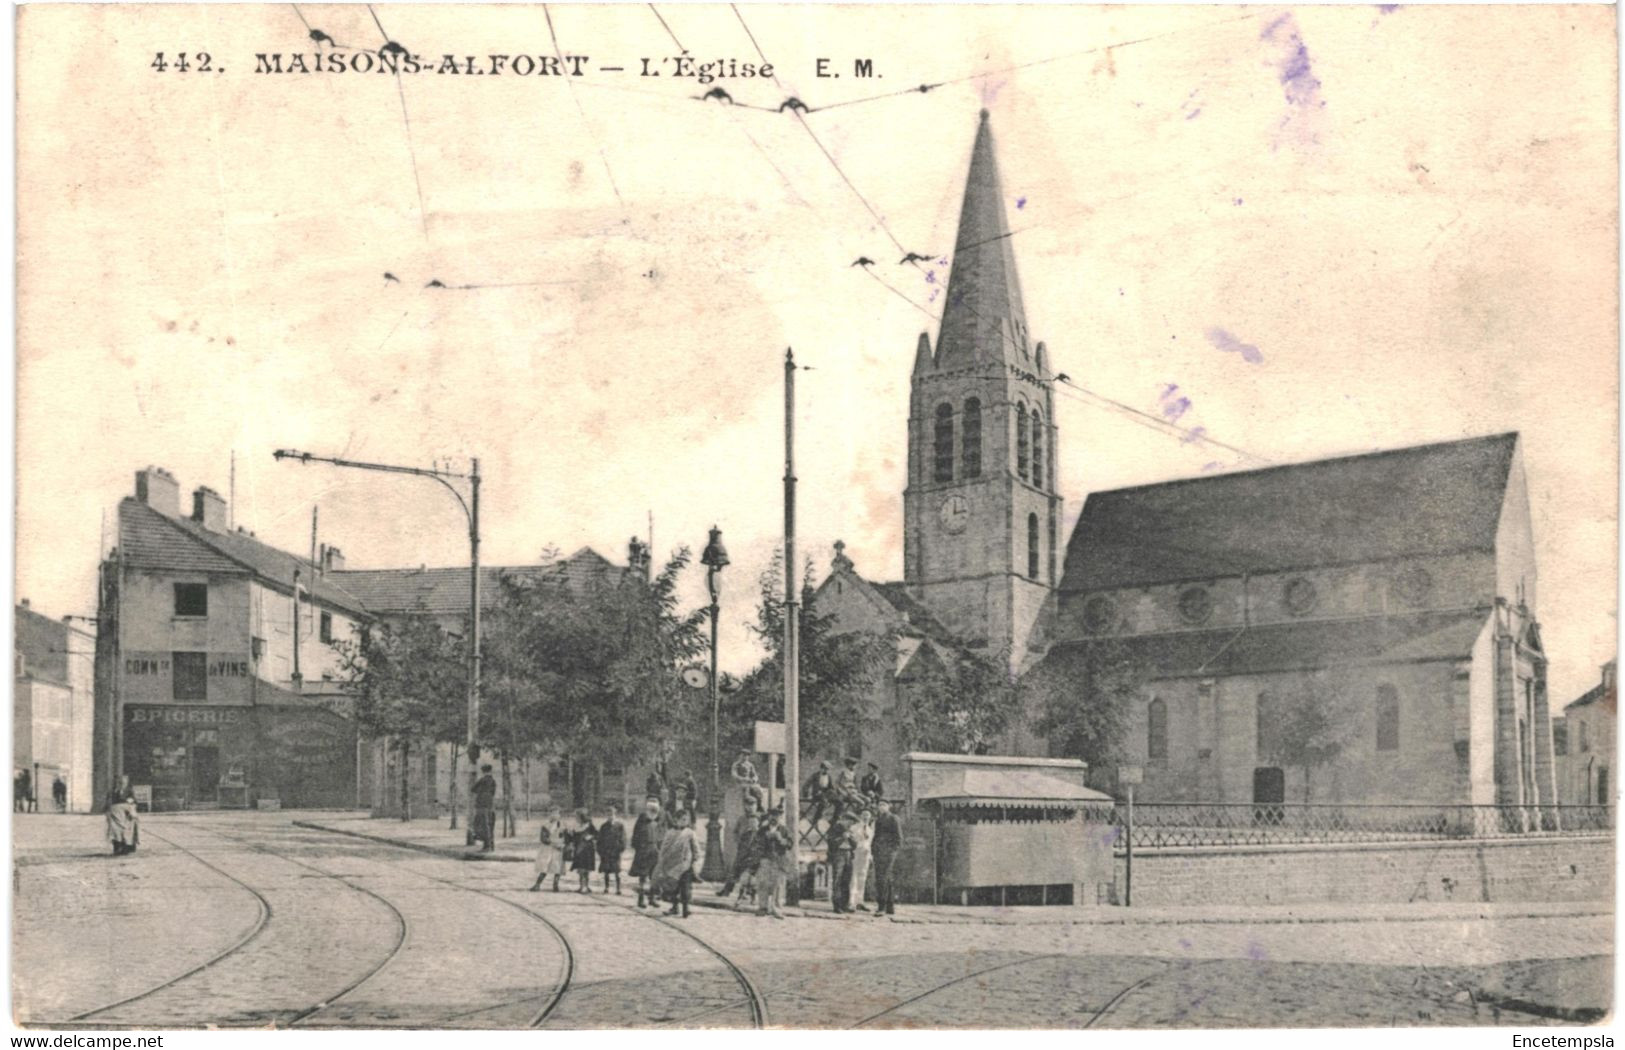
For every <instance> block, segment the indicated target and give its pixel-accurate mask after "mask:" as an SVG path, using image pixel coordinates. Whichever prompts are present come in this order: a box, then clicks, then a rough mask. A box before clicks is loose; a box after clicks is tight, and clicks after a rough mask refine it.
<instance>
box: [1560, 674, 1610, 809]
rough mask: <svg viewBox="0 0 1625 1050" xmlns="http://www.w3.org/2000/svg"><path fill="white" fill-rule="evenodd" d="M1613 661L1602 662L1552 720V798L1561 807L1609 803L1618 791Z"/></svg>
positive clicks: (1604, 804)
mask: <svg viewBox="0 0 1625 1050" xmlns="http://www.w3.org/2000/svg"><path fill="white" fill-rule="evenodd" d="M1616 669H1617V664H1616V662H1615V661H1613V660H1610V661H1608V662H1607V663H1605V664H1603V665H1602V674H1601V676H1600V677H1599V680H1598V682H1597V684H1596V685H1594V686H1592V687H1591V688H1590V689H1587V690H1586V691H1585V692H1583V693H1581V694H1580V695H1579V696H1578V697H1577V698H1575V699H1574V700H1571V701H1570V702H1569V703H1568V704H1567V705H1565V706H1564V708H1563V713H1562V714H1561V715H1559V716H1558V717H1557V718H1556V719H1555V720H1554V721H1553V723H1552V733H1553V735H1554V737H1555V739H1556V745H1555V749H1556V751H1557V796H1558V800H1559V801H1561V802H1562V803H1563V804H1564V805H1566V806H1608V805H1612V804H1613V801H1614V796H1615V795H1616V794H1618V793H1619V783H1618V781H1617V779H1616V778H1615V777H1614V775H1613V772H1614V765H1615V762H1614V755H1615V752H1616V751H1617V749H1618V741H1617V739H1616V734H1617V732H1618V716H1619V711H1618V707H1619V685H1618V682H1617V680H1616V678H1615V672H1616Z"/></svg>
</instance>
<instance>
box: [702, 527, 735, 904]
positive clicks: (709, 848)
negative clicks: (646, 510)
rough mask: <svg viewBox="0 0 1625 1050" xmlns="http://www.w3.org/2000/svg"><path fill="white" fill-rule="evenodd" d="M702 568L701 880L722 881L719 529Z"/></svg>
mask: <svg viewBox="0 0 1625 1050" xmlns="http://www.w3.org/2000/svg"><path fill="white" fill-rule="evenodd" d="M700 564H701V565H704V566H705V569H706V572H705V587H706V590H708V591H710V592H711V816H710V818H709V819H708V820H707V821H706V822H705V865H704V866H703V867H702V868H701V869H700V878H702V879H704V880H705V881H706V882H721V881H722V880H723V879H725V878H727V877H728V863H727V861H726V860H725V859H724V858H723V856H722V759H721V754H720V752H719V750H718V748H719V746H720V745H719V735H718V725H717V723H718V719H719V717H720V715H721V711H722V696H721V692H720V690H721V685H720V683H719V681H718V679H717V618H718V615H719V614H720V612H721V607H720V605H719V602H718V599H720V598H721V597H722V567H723V566H724V565H727V564H728V551H727V548H725V547H723V545H722V530H721V529H719V528H717V527H716V526H715V525H713V526H711V538H710V540H709V541H708V542H707V543H706V545H705V553H704V554H701V555H700Z"/></svg>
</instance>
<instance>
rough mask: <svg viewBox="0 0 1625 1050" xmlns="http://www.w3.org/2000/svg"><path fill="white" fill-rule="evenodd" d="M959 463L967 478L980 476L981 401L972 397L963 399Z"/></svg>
mask: <svg viewBox="0 0 1625 1050" xmlns="http://www.w3.org/2000/svg"><path fill="white" fill-rule="evenodd" d="M959 426H960V432H961V433H960V444H961V446H963V449H964V451H963V452H962V453H961V454H960V464H961V466H962V467H963V468H964V475H965V477H967V478H979V477H981V476H982V402H981V401H979V400H977V399H976V398H974V397H969V398H966V399H965V414H964V418H963V419H962V420H961V421H960V424H959Z"/></svg>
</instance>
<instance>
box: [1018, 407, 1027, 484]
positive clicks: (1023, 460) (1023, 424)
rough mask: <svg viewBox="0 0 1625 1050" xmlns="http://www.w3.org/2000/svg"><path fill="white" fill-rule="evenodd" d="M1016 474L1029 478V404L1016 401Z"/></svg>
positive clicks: (1024, 479)
mask: <svg viewBox="0 0 1625 1050" xmlns="http://www.w3.org/2000/svg"><path fill="white" fill-rule="evenodd" d="M1016 474H1017V475H1018V476H1019V477H1020V478H1021V480H1022V481H1026V480H1027V406H1026V405H1024V404H1022V403H1021V402H1019V401H1018V402H1016Z"/></svg>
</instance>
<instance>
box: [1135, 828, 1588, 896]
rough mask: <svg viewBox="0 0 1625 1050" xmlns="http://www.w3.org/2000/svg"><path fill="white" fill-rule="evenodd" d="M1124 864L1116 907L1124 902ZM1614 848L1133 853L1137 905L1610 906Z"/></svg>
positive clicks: (1494, 845) (1534, 844)
mask: <svg viewBox="0 0 1625 1050" xmlns="http://www.w3.org/2000/svg"><path fill="white" fill-rule="evenodd" d="M1124 878H1125V861H1124V858H1123V857H1121V856H1119V857H1118V858H1117V866H1116V881H1115V883H1114V885H1113V887H1112V888H1113V891H1114V899H1116V900H1118V901H1121V900H1122V897H1123V888H1124ZM1613 896H1614V840H1613V839H1612V838H1611V837H1584V836H1558V837H1551V838H1540V839H1534V840H1513V839H1505V840H1483V841H1458V842H1414V843H1376V844H1360V845H1343V846H1272V847H1269V848H1260V849H1251V850H1248V849H1219V848H1207V849H1161V850H1152V851H1143V852H1142V851H1140V850H1136V851H1135V853H1134V904H1135V905H1136V906H1141V907H1152V906H1177V905H1191V904H1197V905H1200V904H1306V903H1317V902H1336V903H1351V902H1369V903H1378V902H1397V903H1404V902H1409V901H1482V902H1492V903H1507V902H1529V901H1591V900H1595V901H1603V900H1612V899H1613Z"/></svg>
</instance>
